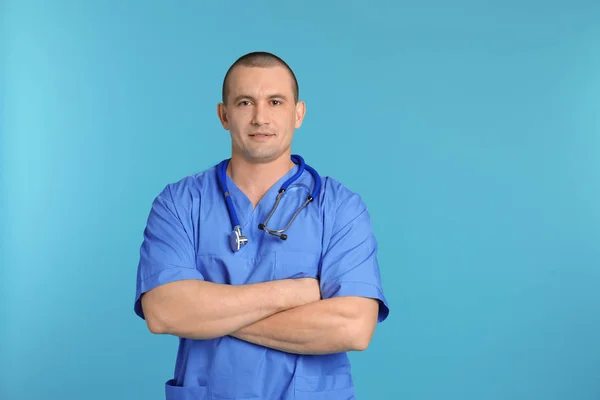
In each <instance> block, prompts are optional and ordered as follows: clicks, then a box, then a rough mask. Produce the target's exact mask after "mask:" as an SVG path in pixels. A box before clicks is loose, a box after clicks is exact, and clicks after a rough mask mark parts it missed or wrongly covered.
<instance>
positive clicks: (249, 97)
mask: <svg viewBox="0 0 600 400" xmlns="http://www.w3.org/2000/svg"><path fill="white" fill-rule="evenodd" d="M242 99H248V100H253V101H254V100H256V99H255V98H254V97H253V96H250V95H248V94H240V95H238V96H235V98H234V99H233V101H234V103H237V102H238V101H240V100H242ZM269 99H283V100H287V96H286V95H284V94H280V93H274V94H272V95H270V96H269Z"/></svg>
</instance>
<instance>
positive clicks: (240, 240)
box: [217, 154, 321, 252]
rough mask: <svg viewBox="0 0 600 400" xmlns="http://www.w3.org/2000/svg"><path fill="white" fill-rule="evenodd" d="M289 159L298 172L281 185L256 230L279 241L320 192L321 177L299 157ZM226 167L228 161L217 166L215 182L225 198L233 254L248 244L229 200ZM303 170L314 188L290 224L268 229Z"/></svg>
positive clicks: (293, 156) (283, 238) (284, 237)
mask: <svg viewBox="0 0 600 400" xmlns="http://www.w3.org/2000/svg"><path fill="white" fill-rule="evenodd" d="M291 158H292V161H293V162H294V164H296V165H298V171H297V172H296V173H295V174H294V175H293V176H292V177H291V178H289V179H288V180H287V181H285V182H284V183H283V185H281V188H280V189H279V194H278V195H277V200H276V201H275V205H274V206H273V209H272V210H271V212H270V213H269V215H268V216H267V219H266V220H265V222H263V223H262V224H259V225H258V229H261V230H264V231H265V232H267V233H269V234H271V235H273V236H277V237H279V238H280V239H281V240H287V238H288V236H287V234H285V233H283V232H285V231H286V230H287V229H288V228H289V227H290V225H292V222H294V219H296V217H297V216H298V214H299V213H300V211H302V210H303V209H304V208H305V207H306V206H308V204H309V203H311V202H312V201H313V200H314V199H315V198H316V197H317V195H318V194H319V191H320V190H321V177H320V176H319V174H318V173H317V171H315V170H314V169H313V168H312V167H311V166H309V165H308V164H306V163H305V162H304V159H303V158H302V157H300V156H299V155H296V154H293V155H292V156H291ZM228 165H229V159H227V160H223V161H221V162H220V163H219V165H218V166H217V180H218V181H219V185H220V186H221V190H222V191H223V195H224V196H225V202H226V203H227V211H228V212H229V219H230V220H231V224H232V226H233V231H232V232H231V236H230V237H229V246H230V247H231V250H232V251H233V252H237V251H239V250H240V249H241V248H242V247H243V246H244V245H246V244H247V243H248V238H247V237H246V236H244V235H243V234H242V227H241V226H240V221H239V220H238V217H237V213H236V212H235V207H234V205H233V201H232V200H231V194H230V193H229V189H228V188H227V176H226V171H227V166H228ZM304 170H307V171H308V172H310V174H311V175H312V176H313V179H314V180H315V187H314V189H313V192H312V193H311V194H309V195H308V197H307V198H306V201H305V202H304V203H303V204H302V205H301V206H300V208H298V210H296V212H295V213H294V215H293V216H292V218H291V219H290V222H289V223H288V224H287V226H286V227H285V228H283V229H278V230H275V229H270V228H268V227H267V223H268V222H269V220H270V219H271V217H272V216H273V214H274V213H275V210H276V209H277V206H278V205H279V202H280V201H281V198H282V197H283V194H284V193H285V191H286V190H287V188H288V186H290V185H291V184H292V183H293V182H294V181H295V180H297V179H298V178H299V177H300V175H302V173H303V172H304Z"/></svg>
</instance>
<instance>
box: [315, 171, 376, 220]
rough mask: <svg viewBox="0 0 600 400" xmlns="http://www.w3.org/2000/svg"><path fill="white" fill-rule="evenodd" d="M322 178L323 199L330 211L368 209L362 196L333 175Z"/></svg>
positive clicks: (352, 211) (355, 211)
mask: <svg viewBox="0 0 600 400" xmlns="http://www.w3.org/2000/svg"><path fill="white" fill-rule="evenodd" d="M321 180H322V189H321V191H322V193H321V201H322V203H323V206H324V207H325V208H326V209H328V210H329V211H335V212H336V213H337V212H339V211H342V210H344V211H349V212H351V213H361V212H363V211H365V210H366V208H367V205H366V204H365V202H364V201H363V198H362V196H361V195H360V194H359V193H358V192H356V191H354V190H353V189H351V188H350V187H348V186H347V185H345V184H344V183H342V182H340V181H339V180H337V179H336V178H333V177H331V176H324V177H322V178H321Z"/></svg>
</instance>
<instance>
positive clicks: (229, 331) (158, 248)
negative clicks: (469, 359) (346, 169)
mask: <svg viewBox="0 0 600 400" xmlns="http://www.w3.org/2000/svg"><path fill="white" fill-rule="evenodd" d="M298 93H299V92H298V83H297V81H296V77H295V75H294V73H293V72H292V70H291V69H290V68H289V66H288V65H287V64H286V63H285V62H284V61H283V60H281V59H280V58H278V57H277V56H275V55H273V54H270V53H262V52H257V53H250V54H247V55H245V56H243V57H241V58H239V59H238V60H237V61H236V62H235V63H234V64H233V65H232V66H231V68H230V69H229V71H228V72H227V74H226V75H225V79H224V82H223V99H222V103H220V104H219V105H218V108H217V112H218V116H219V118H220V121H221V123H222V125H223V127H224V128H225V129H226V130H228V131H229V132H230V135H231V143H232V146H231V158H230V159H228V160H224V161H223V162H221V163H219V165H218V166H215V167H213V168H210V169H209V170H207V171H204V172H201V173H199V174H195V175H191V176H188V177H186V178H184V179H182V180H180V181H178V182H176V183H172V184H169V185H167V186H166V187H165V188H164V190H163V191H162V192H161V193H160V194H159V195H158V196H157V197H156V199H155V200H154V202H153V204H152V208H151V210H150V215H149V217H148V222H147V226H146V229H145V230H144V241H143V243H142V246H141V250H140V262H139V266H138V276H137V290H136V299H135V312H136V313H137V314H138V315H139V316H140V317H141V318H144V319H145V321H146V323H147V325H148V328H149V330H150V331H151V332H153V333H156V334H170V335H175V336H177V337H179V338H180V342H179V343H180V344H179V350H178V354H177V361H176V366H175V371H174V372H175V376H174V377H173V379H169V380H168V381H167V382H166V389H165V390H166V398H167V399H169V400H171V399H173V400H175V399H186V400H187V399H269V400H274V399H296V400H298V399H325V396H326V397H327V399H328V400H336V399H350V398H354V397H355V389H354V384H353V379H352V375H351V367H350V363H349V361H348V357H347V354H346V352H348V351H361V350H364V349H366V348H367V346H368V344H369V342H370V340H371V337H372V335H373V332H374V329H375V326H376V324H377V322H381V321H383V320H384V319H385V318H386V317H387V315H388V312H389V311H388V306H387V302H386V299H385V297H384V295H383V290H382V285H381V279H380V272H379V266H378V263H377V258H376V252H377V243H376V240H375V238H374V236H373V232H372V229H371V224H370V219H369V215H368V212H367V210H366V206H365V204H364V203H363V201H362V200H361V198H360V196H359V195H357V194H355V193H353V192H351V191H350V190H349V189H347V188H346V187H344V186H343V185H342V184H341V183H339V182H337V181H335V180H334V179H332V178H328V177H327V178H322V179H321V177H320V176H318V174H317V173H316V171H314V170H312V169H311V168H310V167H309V166H308V165H306V166H305V165H304V163H303V159H302V158H301V157H297V156H296V155H292V153H291V143H292V138H293V134H294V130H295V129H297V128H299V127H300V126H301V124H302V121H303V118H304V114H305V104H304V102H302V101H300V100H299V99H298ZM306 164H308V163H306ZM290 182H291V183H290ZM288 184H289V186H288ZM282 187H283V188H284V189H285V190H283V191H281V190H280V189H281V188H282ZM280 193H283V194H281V197H280V198H279V200H278V196H279V195H280ZM276 203H277V208H276V210H275V211H274V212H273V213H271V210H272V208H273V206H274V205H275V204H276ZM298 209H300V211H299V212H298V213H297V215H294V214H295V213H296V211H297V210H298ZM290 221H291V224H289V223H290ZM288 224H289V226H288ZM284 228H285V230H284V232H281V230H282V229H284ZM284 239H285V240H284Z"/></svg>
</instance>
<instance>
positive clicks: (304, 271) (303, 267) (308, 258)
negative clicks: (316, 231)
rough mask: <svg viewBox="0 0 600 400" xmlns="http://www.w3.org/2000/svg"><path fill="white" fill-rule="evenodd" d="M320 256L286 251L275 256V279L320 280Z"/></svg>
mask: <svg viewBox="0 0 600 400" xmlns="http://www.w3.org/2000/svg"><path fill="white" fill-rule="evenodd" d="M319 263H320V254H315V253H309V252H303V251H292V252H289V251H286V252H277V253H276V254H275V272H274V275H275V279H299V278H318V276H319Z"/></svg>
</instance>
